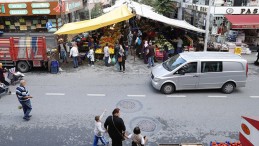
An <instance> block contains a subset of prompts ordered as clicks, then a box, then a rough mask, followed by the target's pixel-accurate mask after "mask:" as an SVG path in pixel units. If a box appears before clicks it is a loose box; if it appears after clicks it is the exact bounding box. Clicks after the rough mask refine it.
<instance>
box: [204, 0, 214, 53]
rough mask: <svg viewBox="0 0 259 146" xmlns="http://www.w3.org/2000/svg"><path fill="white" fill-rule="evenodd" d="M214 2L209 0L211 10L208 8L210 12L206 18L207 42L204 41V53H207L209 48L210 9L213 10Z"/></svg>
mask: <svg viewBox="0 0 259 146" xmlns="http://www.w3.org/2000/svg"><path fill="white" fill-rule="evenodd" d="M212 1H213V0H209V8H208V11H207V16H206V29H205V41H204V50H203V51H204V52H206V51H207V47H208V37H209V32H210V30H209V28H210V9H211V4H212V3H211V2H212Z"/></svg>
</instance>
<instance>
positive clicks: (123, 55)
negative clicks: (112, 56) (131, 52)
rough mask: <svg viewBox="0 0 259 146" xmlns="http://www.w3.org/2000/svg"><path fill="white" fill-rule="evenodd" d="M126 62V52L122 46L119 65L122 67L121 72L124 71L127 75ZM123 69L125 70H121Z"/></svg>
mask: <svg viewBox="0 0 259 146" xmlns="http://www.w3.org/2000/svg"><path fill="white" fill-rule="evenodd" d="M125 60H126V55H125V51H124V49H123V47H122V45H121V44H120V50H119V54H118V62H119V65H120V72H122V71H123V73H125ZM121 67H122V68H123V70H121Z"/></svg>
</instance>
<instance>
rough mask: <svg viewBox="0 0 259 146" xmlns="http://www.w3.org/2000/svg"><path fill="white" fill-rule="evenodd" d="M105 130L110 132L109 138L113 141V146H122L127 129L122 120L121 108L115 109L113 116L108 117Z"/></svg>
mask: <svg viewBox="0 0 259 146" xmlns="http://www.w3.org/2000/svg"><path fill="white" fill-rule="evenodd" d="M104 128H105V129H106V130H108V133H109V136H110V138H111V139H112V146H122V141H123V140H124V139H125V138H124V134H125V130H126V127H125V125H124V121H123V120H122V118H120V109H119V108H115V109H114V110H113V112H112V115H111V116H109V117H107V119H106V121H105V122H104Z"/></svg>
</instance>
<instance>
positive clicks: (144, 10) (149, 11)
mask: <svg viewBox="0 0 259 146" xmlns="http://www.w3.org/2000/svg"><path fill="white" fill-rule="evenodd" d="M125 3H126V4H127V5H128V7H130V8H132V9H133V10H134V11H135V12H136V14H137V15H139V16H141V17H145V18H148V19H152V20H155V21H159V22H162V23H165V24H168V25H171V26H174V27H179V28H184V29H188V30H192V31H196V32H201V33H205V30H203V29H200V28H197V27H195V26H193V25H191V24H189V23H188V22H186V21H184V20H176V19H170V18H168V17H165V16H163V15H160V14H158V13H156V12H155V11H154V10H153V8H152V7H150V6H147V5H143V4H140V3H137V2H134V1H127V0H120V1H117V2H116V4H115V5H114V6H112V7H110V8H106V9H104V12H109V11H111V10H113V9H115V8H117V7H120V6H121V5H123V4H125Z"/></svg>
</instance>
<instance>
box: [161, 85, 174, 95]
mask: <svg viewBox="0 0 259 146" xmlns="http://www.w3.org/2000/svg"><path fill="white" fill-rule="evenodd" d="M174 90H175V86H174V85H173V84H172V83H166V84H164V85H163V86H162V88H161V91H162V92H163V93H164V94H171V93H173V92H174Z"/></svg>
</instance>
